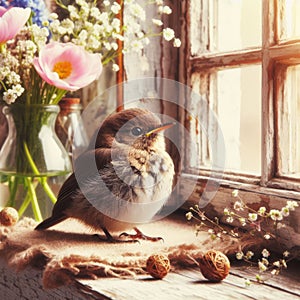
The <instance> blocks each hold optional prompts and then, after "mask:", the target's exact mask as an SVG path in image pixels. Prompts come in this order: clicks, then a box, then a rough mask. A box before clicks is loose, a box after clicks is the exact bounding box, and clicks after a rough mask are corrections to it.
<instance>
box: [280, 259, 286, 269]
mask: <svg viewBox="0 0 300 300" xmlns="http://www.w3.org/2000/svg"><path fill="white" fill-rule="evenodd" d="M281 264H282V266H283V267H284V268H287V264H286V261H285V259H281Z"/></svg>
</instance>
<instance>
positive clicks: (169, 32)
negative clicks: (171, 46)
mask: <svg viewBox="0 0 300 300" xmlns="http://www.w3.org/2000/svg"><path fill="white" fill-rule="evenodd" d="M163 37H164V39H165V40H166V41H171V40H172V39H173V38H174V37H175V32H174V30H173V29H171V28H165V29H163Z"/></svg>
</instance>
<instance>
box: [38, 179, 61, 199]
mask: <svg viewBox="0 0 300 300" xmlns="http://www.w3.org/2000/svg"><path fill="white" fill-rule="evenodd" d="M39 182H40V183H41V185H42V187H43V189H44V191H45V192H46V194H47V195H48V197H49V198H50V200H51V201H52V203H55V202H56V200H57V199H56V196H55V195H54V193H53V192H52V190H51V188H50V186H49V184H48V183H47V177H42V178H39Z"/></svg>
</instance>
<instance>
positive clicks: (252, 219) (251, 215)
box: [248, 213, 257, 222]
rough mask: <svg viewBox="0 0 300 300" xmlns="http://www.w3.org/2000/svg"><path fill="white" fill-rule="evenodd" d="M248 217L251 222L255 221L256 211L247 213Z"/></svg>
mask: <svg viewBox="0 0 300 300" xmlns="http://www.w3.org/2000/svg"><path fill="white" fill-rule="evenodd" d="M248 219H249V220H250V221H252V222H255V221H256V220H257V214H256V213H249V214H248Z"/></svg>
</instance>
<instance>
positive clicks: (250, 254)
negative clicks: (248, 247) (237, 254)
mask: <svg viewBox="0 0 300 300" xmlns="http://www.w3.org/2000/svg"><path fill="white" fill-rule="evenodd" d="M253 255H254V253H253V252H252V251H247V253H246V258H247V259H251V258H252V257H253Z"/></svg>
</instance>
